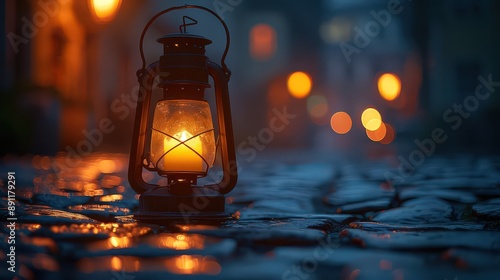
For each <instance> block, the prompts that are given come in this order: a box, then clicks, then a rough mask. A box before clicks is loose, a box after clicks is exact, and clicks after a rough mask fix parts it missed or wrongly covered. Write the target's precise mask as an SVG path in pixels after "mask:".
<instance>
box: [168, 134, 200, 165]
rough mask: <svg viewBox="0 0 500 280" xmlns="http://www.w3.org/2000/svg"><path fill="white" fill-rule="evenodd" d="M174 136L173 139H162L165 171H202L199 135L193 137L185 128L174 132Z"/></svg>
mask: <svg viewBox="0 0 500 280" xmlns="http://www.w3.org/2000/svg"><path fill="white" fill-rule="evenodd" d="M174 137H175V139H174V138H171V137H165V140H164V141H163V147H164V148H163V149H164V152H165V153H167V154H165V156H164V158H163V164H164V169H165V171H167V172H204V170H203V158H202V157H201V155H203V154H202V151H203V149H202V143H201V140H200V137H199V136H197V137H193V135H191V134H190V133H189V132H187V131H185V130H183V131H181V132H179V133H177V134H175V135H174ZM191 137H193V138H191ZM179 141H180V142H179Z"/></svg>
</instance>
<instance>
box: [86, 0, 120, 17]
mask: <svg viewBox="0 0 500 280" xmlns="http://www.w3.org/2000/svg"><path fill="white" fill-rule="evenodd" d="M87 1H88V6H89V9H90V12H91V14H92V16H93V17H94V19H95V20H96V21H98V22H106V21H111V20H112V19H113V18H114V17H115V15H116V12H117V11H118V9H120V5H121V4H122V0H87Z"/></svg>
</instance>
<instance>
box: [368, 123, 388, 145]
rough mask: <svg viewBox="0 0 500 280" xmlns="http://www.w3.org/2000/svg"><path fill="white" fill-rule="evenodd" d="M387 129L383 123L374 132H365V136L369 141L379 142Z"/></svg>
mask: <svg viewBox="0 0 500 280" xmlns="http://www.w3.org/2000/svg"><path fill="white" fill-rule="evenodd" d="M386 132H387V129H386V126H385V124H384V123H382V124H381V125H380V126H379V128H377V129H376V130H368V129H367V130H366V135H367V136H368V138H370V140H372V141H374V142H379V141H380V140H382V139H384V137H385V135H386Z"/></svg>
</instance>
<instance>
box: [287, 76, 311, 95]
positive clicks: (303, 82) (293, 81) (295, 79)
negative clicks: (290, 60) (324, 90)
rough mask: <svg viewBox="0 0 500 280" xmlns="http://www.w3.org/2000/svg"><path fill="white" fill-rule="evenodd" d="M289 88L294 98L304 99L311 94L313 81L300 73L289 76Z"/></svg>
mask: <svg viewBox="0 0 500 280" xmlns="http://www.w3.org/2000/svg"><path fill="white" fill-rule="evenodd" d="M287 86H288V91H289V92H290V94H291V95H292V96H293V97H295V98H304V97H306V96H308V95H309V93H310V92H311V88H312V80H311V77H310V76H309V75H308V74H307V73H305V72H300V71H298V72H294V73H292V74H291V75H290V76H288V81H287Z"/></svg>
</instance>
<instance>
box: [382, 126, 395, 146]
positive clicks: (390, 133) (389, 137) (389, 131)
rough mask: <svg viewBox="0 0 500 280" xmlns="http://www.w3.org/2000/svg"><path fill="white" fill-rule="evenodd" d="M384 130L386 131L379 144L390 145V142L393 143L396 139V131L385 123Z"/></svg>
mask: <svg viewBox="0 0 500 280" xmlns="http://www.w3.org/2000/svg"><path fill="white" fill-rule="evenodd" d="M385 129H386V133H385V136H384V138H383V139H382V140H380V141H379V142H380V143H381V144H384V145H387V144H391V143H392V141H394V139H396V130H395V129H394V127H393V126H392V125H390V124H388V123H385Z"/></svg>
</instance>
